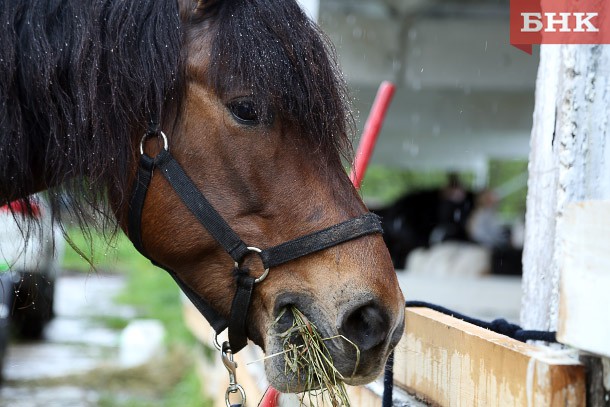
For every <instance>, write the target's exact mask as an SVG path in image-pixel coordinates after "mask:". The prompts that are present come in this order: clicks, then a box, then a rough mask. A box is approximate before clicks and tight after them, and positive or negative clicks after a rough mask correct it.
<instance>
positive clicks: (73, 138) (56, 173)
mask: <svg viewBox="0 0 610 407" xmlns="http://www.w3.org/2000/svg"><path fill="white" fill-rule="evenodd" d="M195 6H196V2H193V7H195ZM202 20H209V21H202ZM202 23H203V25H202ZM202 26H206V27H207V29H206V30H205V31H206V32H203V30H201V31H202V32H201V33H199V32H198V31H197V30H198V29H200V28H201V27H202ZM187 34H189V35H191V36H194V38H195V39H196V40H199V38H200V40H201V41H205V40H208V41H211V53H210V57H209V59H208V60H207V61H205V62H206V64H207V65H208V68H207V73H206V78H205V80H206V81H207V82H208V84H209V85H210V86H211V87H212V88H213V89H215V91H216V92H217V93H218V94H219V95H220V96H222V95H224V94H226V93H228V92H231V91H232V90H236V89H240V90H243V89H247V90H250V91H251V93H252V95H254V96H256V97H257V99H256V102H257V107H258V109H259V110H260V112H261V113H262V114H265V115H267V116H269V115H272V114H273V115H278V116H281V118H282V119H284V120H288V121H289V122H290V123H291V124H292V125H294V126H297V128H298V129H299V130H301V132H302V134H303V136H304V137H307V138H308V139H309V140H310V141H311V145H312V146H313V147H314V148H318V149H319V150H320V151H321V152H323V153H328V154H327V155H325V156H327V157H329V158H331V157H335V156H337V153H344V152H345V151H347V150H345V148H346V146H347V145H348V144H349V143H348V138H347V137H348V133H349V131H350V130H351V129H352V126H351V116H350V115H349V107H348V105H349V100H348V98H347V96H346V95H347V94H346V88H345V84H344V82H343V80H342V79H341V75H340V74H339V72H338V69H337V66H336V64H335V62H334V61H335V58H334V54H333V49H332V47H331V46H330V42H329V41H328V40H327V39H326V37H325V36H324V35H322V34H321V33H320V31H319V29H318V28H317V27H316V26H315V24H313V23H312V22H311V21H310V20H308V19H307V17H306V16H305V15H304V13H303V12H302V11H301V9H300V8H299V6H298V5H297V4H296V3H294V2H292V1H284V0H282V1H271V0H248V1H218V2H216V3H214V5H213V7H211V8H210V9H208V10H206V15H205V16H201V18H193V19H192V20H191V21H188V22H183V21H181V20H180V17H179V10H178V4H177V1H175V0H174V1H169V0H137V1H135V0H134V1H124V0H96V1H82V0H28V1H21V0H5V1H3V2H2V4H1V5H0V41H1V43H2V46H1V47H0V204H3V203H6V202H8V201H10V200H12V199H16V198H20V197H23V196H25V195H27V193H28V192H30V191H36V190H42V189H47V188H52V190H51V191H52V192H51V193H50V194H49V198H50V200H51V202H52V206H53V208H54V209H55V211H54V212H56V215H57V213H58V211H57V208H58V207H59V205H60V203H61V199H62V198H60V196H61V195H60V192H62V193H67V194H68V196H69V197H70V200H69V202H70V203H71V205H72V206H71V209H72V211H73V214H75V215H77V216H78V217H79V219H82V218H80V216H81V215H82V214H83V213H84V212H85V211H84V210H83V209H84V208H86V207H88V206H92V207H93V208H97V210H98V211H101V209H102V207H103V206H104V202H105V192H106V191H108V190H109V189H110V188H114V189H115V190H117V191H128V190H129V186H128V185H127V183H128V181H129V176H130V175H129V168H130V166H129V165H130V163H131V162H132V160H133V157H134V151H133V140H132V139H131V137H132V135H133V134H134V131H142V132H143V131H145V130H146V128H147V127H149V126H151V125H152V126H156V125H158V123H166V124H167V123H168V122H171V121H172V120H179V115H180V113H181V110H180V109H181V102H182V100H183V98H184V92H185V62H186V55H185V54H186V50H185V47H184V41H185V38H186V36H187ZM170 138H171V135H170ZM32 163H35V166H33V165H32ZM58 186H59V187H58ZM126 201H127V200H126V199H125V197H123V200H122V203H121V204H125V202H126Z"/></svg>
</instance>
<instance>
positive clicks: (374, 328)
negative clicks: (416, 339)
mask: <svg viewBox="0 0 610 407" xmlns="http://www.w3.org/2000/svg"><path fill="white" fill-rule="evenodd" d="M389 330H390V318H389V317H388V315H387V313H386V312H385V311H383V310H382V309H381V308H380V307H378V306H377V305H375V304H367V305H363V306H360V307H358V308H356V309H354V310H353V311H351V312H349V313H347V314H346V315H345V317H344V318H343V322H342V323H341V328H340V333H341V334H342V335H344V336H345V337H346V338H347V339H349V340H350V341H352V342H354V343H355V344H356V345H358V349H360V350H361V351H365V350H369V349H371V348H374V347H375V346H377V345H379V344H380V343H383V342H384V341H385V340H386V338H387V337H388V333H389Z"/></svg>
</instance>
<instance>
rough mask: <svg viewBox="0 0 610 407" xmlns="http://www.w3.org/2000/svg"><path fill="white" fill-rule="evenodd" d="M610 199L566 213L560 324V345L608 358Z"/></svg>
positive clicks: (580, 203)
mask: <svg viewBox="0 0 610 407" xmlns="http://www.w3.org/2000/svg"><path fill="white" fill-rule="evenodd" d="M608 214H610V202H608V201H589V202H579V203H576V204H572V205H570V206H569V207H568V208H567V209H566V211H565V215H564V233H562V240H563V245H562V246H561V247H562V248H563V250H562V254H561V260H560V265H561V281H560V297H559V300H560V301H559V322H558V332H557V336H558V338H559V340H560V341H561V342H562V343H565V344H569V345H571V346H573V347H575V348H578V349H582V350H586V351H588V352H592V353H596V354H598V355H603V356H607V357H610V329H608V327H609V326H610V295H608V294H609V293H610V292H609V291H608V288H609V287H610V240H609V239H608V236H609V235H610V217H609V216H608Z"/></svg>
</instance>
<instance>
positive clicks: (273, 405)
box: [259, 81, 396, 407]
mask: <svg viewBox="0 0 610 407" xmlns="http://www.w3.org/2000/svg"><path fill="white" fill-rule="evenodd" d="M395 89H396V87H395V86H394V84H393V83H391V82H387V81H384V82H382V83H381V85H379V89H378V90H377V96H375V101H374V102H373V106H372V107H371V112H370V113H369V117H368V118H367V120H366V123H365V125H364V131H363V132H362V137H361V138H360V143H359V144H358V150H357V152H356V157H355V158H354V165H353V166H352V172H351V173H350V175H349V178H350V180H352V183H353V184H354V186H355V187H356V188H360V184H361V183H362V179H363V178H364V173H365V172H366V167H367V166H368V165H369V160H370V158H371V155H373V149H374V148H375V143H376V142H377V136H378V135H379V131H380V130H381V124H382V123H383V119H384V117H385V113H386V111H387V110H388V106H389V105H390V102H391V101H392V96H394V90H395ZM279 397H280V392H279V391H277V390H275V389H274V388H273V387H271V386H269V388H268V389H267V391H266V392H265V395H264V396H263V399H262V400H261V402H260V403H259V407H277V402H278V398H279Z"/></svg>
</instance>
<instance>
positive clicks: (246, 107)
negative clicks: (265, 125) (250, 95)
mask: <svg viewBox="0 0 610 407" xmlns="http://www.w3.org/2000/svg"><path fill="white" fill-rule="evenodd" d="M227 107H228V108H229V110H230V111H231V114H233V117H235V119H236V120H237V121H238V122H240V123H242V124H249V125H255V124H258V114H257V112H256V107H255V106H254V102H253V101H252V100H250V99H239V100H234V101H232V102H229V104H228V105H227Z"/></svg>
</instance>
